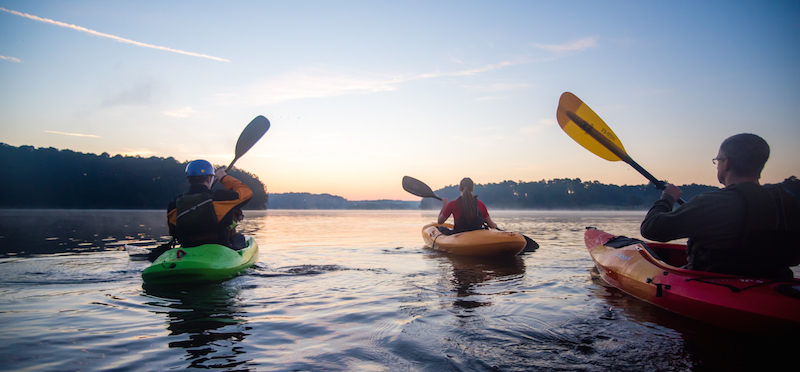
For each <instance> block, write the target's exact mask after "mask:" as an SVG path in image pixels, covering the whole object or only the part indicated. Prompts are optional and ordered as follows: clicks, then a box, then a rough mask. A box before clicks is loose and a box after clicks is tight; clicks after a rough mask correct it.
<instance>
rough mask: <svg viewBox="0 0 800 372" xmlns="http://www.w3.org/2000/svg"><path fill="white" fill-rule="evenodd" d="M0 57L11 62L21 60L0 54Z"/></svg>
mask: <svg viewBox="0 0 800 372" xmlns="http://www.w3.org/2000/svg"><path fill="white" fill-rule="evenodd" d="M0 59H2V60H6V61H11V62H22V61H20V60H19V58H14V57H8V56H0Z"/></svg>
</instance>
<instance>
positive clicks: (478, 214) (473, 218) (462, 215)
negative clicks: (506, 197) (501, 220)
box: [439, 178, 497, 234]
mask: <svg viewBox="0 0 800 372" xmlns="http://www.w3.org/2000/svg"><path fill="white" fill-rule="evenodd" d="M474 189H475V184H474V183H473V182H472V179H470V178H464V179H462V180H461V183H459V185H458V191H460V192H461V196H459V197H458V198H457V199H456V200H453V201H449V200H448V199H447V198H442V210H441V211H440V212H439V223H440V224H443V223H444V222H445V221H447V219H448V218H450V216H451V215H452V216H453V219H454V220H455V223H454V224H453V225H454V226H453V230H452V231H450V229H447V228H446V227H441V228H440V230H442V229H446V231H442V232H443V233H445V234H454V233H460V232H464V231H472V230H480V229H483V228H484V224H485V225H487V226H489V227H491V228H493V229H496V228H497V225H496V224H495V223H494V221H492V218H491V217H489V211H488V210H487V209H486V205H484V204H483V202H481V201H480V200H478V197H477V196H475V195H473V194H472V191H473V190H474Z"/></svg>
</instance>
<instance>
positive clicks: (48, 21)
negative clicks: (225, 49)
mask: <svg viewBox="0 0 800 372" xmlns="http://www.w3.org/2000/svg"><path fill="white" fill-rule="evenodd" d="M0 10H2V11H4V12H6V13H11V14H13V15H18V16H20V17H25V18H28V19H32V20H34V21H39V22H44V23H49V24H52V25H56V26H60V27H65V28H71V29H73V30H77V31H81V32H86V33H88V34H92V35H95V36H100V37H105V38H109V39H111V40H115V41H118V42H120V43H126V44H133V45H136V46H140V47H144V48H151V49H158V50H164V51H167V52H173V53H178V54H184V55H187V56H192V57H200V58H208V59H213V60H215V61H220V62H230V60H227V59H225V58H220V57H214V56H210V55H208V54H200V53H193V52H187V51H184V50H180V49H172V48H167V47H163V46H159V45H152V44H147V43H142V42H139V41H134V40H130V39H125V38H122V37H119V36H114V35H109V34H106V33H102V32H99V31H95V30H90V29H88V28H86V27H81V26H77V25H71V24H69V23H64V22H59V21H54V20H52V19H47V18H42V17H37V16H35V15H32V14H27V13H22V12H18V11H16V10H9V9H6V8H2V7H0Z"/></svg>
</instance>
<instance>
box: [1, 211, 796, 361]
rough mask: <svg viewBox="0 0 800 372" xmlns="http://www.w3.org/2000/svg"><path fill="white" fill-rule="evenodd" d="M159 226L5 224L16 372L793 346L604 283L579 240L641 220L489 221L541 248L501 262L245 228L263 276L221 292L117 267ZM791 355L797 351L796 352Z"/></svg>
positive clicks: (73, 219)
mask: <svg viewBox="0 0 800 372" xmlns="http://www.w3.org/2000/svg"><path fill="white" fill-rule="evenodd" d="M163 213H164V212H163V211H1V212H0V226H1V227H0V229H2V230H0V236H2V238H0V325H2V328H0V345H2V348H0V363H2V365H3V366H4V367H3V369H6V370H31V371H37V370H42V371H45V370H47V371H49V370H82V371H93V370H109V369H113V370H122V371H136V370H141V371H153V370H184V369H187V368H205V369H220V370H231V371H233V370H235V371H241V370H250V371H289V370H331V371H351V370H370V371H458V370H469V371H473V370H477V371H516V370H565V371H608V370H622V371H642V370H648V371H651V370H652V371H713V370H737V369H742V368H743V367H751V368H757V369H770V368H772V367H774V366H778V365H781V366H782V365H783V364H784V363H791V364H790V365H792V366H796V365H797V362H796V361H793V360H792V359H790V358H792V356H793V355H794V352H793V351H792V350H795V349H794V347H796V346H798V345H799V344H800V343H798V338H797V337H796V336H791V337H789V338H786V339H780V340H773V339H761V338H757V337H751V336H745V335H741V334H736V333H730V332H727V331H724V330H720V329H717V328H713V327H710V326H706V325H704V324H701V323H698V322H695V321H692V320H689V319H686V318H683V317H681V316H678V315H675V314H672V313H669V312H667V311H664V310H661V309H659V308H657V307H654V306H651V305H648V304H646V303H643V302H641V301H639V300H636V299H635V298H632V297H630V296H627V295H625V294H624V293H621V292H620V291H618V290H616V289H615V288H612V287H609V286H608V285H607V284H605V282H603V280H602V279H600V278H599V276H598V275H597V273H596V271H595V270H594V265H593V262H592V260H591V258H590V256H589V254H588V253H587V252H586V248H585V246H584V243H583V231H584V229H585V227H587V226H593V227H597V228H600V229H603V230H606V231H609V232H613V233H615V234H620V235H626V236H630V237H635V238H641V236H639V234H638V229H639V223H640V222H641V219H642V218H643V217H644V214H645V212H644V211H637V212H558V211H535V212H525V211H497V212H492V218H493V219H494V220H495V222H497V223H498V225H499V226H500V227H501V228H503V229H505V230H510V231H517V232H521V233H523V234H525V235H527V236H529V237H531V238H533V239H534V240H536V241H537V242H538V243H539V245H540V248H539V249H538V250H537V251H534V252H530V253H526V254H523V255H521V256H519V257H511V258H508V259H502V260H487V259H474V258H469V257H459V256H453V255H446V254H442V253H439V252H435V251H431V250H428V249H425V248H424V247H423V241H422V236H421V229H422V226H423V225H424V224H426V223H430V222H432V221H433V220H434V219H435V213H436V212H434V211H350V210H348V211H290V210H270V211H258V212H253V211H248V212H246V213H245V214H246V218H245V220H244V221H243V222H242V224H241V225H240V230H241V231H243V232H244V233H246V234H251V235H254V236H255V238H256V240H257V241H258V243H259V246H260V255H259V262H258V264H257V265H256V266H255V267H254V268H252V269H250V270H248V271H247V272H245V274H244V275H242V276H239V277H237V278H234V279H232V280H229V281H226V282H224V283H219V284H211V285H195V286H187V287H170V286H168V287H152V286H143V284H142V280H141V271H142V270H143V269H144V268H145V267H147V265H148V264H149V263H148V262H146V261H135V260H131V259H130V258H129V257H128V254H127V253H126V252H125V251H124V250H121V247H122V245H124V244H134V245H139V246H143V247H148V246H150V247H152V246H155V245H158V244H159V243H160V242H163V241H165V240H167V239H168V238H167V237H165V235H166V225H165V216H164V214H163ZM790 351H791V352H790Z"/></svg>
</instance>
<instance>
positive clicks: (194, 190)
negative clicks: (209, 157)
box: [167, 160, 253, 249]
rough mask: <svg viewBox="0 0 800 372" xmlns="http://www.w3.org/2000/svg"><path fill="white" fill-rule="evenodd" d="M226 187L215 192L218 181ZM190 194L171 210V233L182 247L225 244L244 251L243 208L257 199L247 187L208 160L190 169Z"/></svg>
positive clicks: (187, 176)
mask: <svg viewBox="0 0 800 372" xmlns="http://www.w3.org/2000/svg"><path fill="white" fill-rule="evenodd" d="M215 178H216V179H217V180H219V183H221V184H222V186H224V187H225V189H224V190H222V189H218V190H216V191H212V190H211V188H210V187H211V186H212V185H213V184H214V179H215ZM186 179H187V181H189V191H188V192H187V193H185V194H182V195H179V196H178V197H176V198H175V199H173V200H172V201H171V202H170V203H169V206H168V207H167V224H168V225H169V233H170V235H172V236H173V237H174V238H176V239H177V241H178V243H180V245H181V246H182V247H195V246H198V245H202V244H211V243H213V244H221V245H225V246H228V247H231V248H234V249H236V248H242V247H243V246H244V236H242V235H241V234H235V228H236V223H237V222H238V221H240V220H241V218H242V212H241V209H240V208H241V207H242V206H243V205H245V204H246V203H247V202H248V201H249V200H250V198H251V197H252V196H253V192H252V191H251V190H250V188H249V187H247V185H245V184H244V183H242V182H241V181H239V180H237V179H236V178H234V177H231V176H230V175H228V174H227V173H226V172H225V168H224V167H222V168H220V169H217V170H216V172H215V171H214V167H213V166H212V165H211V163H209V162H208V161H205V160H195V161H192V162H190V163H189V164H188V165H187V166H186Z"/></svg>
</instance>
